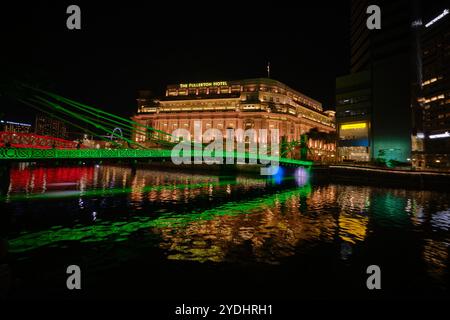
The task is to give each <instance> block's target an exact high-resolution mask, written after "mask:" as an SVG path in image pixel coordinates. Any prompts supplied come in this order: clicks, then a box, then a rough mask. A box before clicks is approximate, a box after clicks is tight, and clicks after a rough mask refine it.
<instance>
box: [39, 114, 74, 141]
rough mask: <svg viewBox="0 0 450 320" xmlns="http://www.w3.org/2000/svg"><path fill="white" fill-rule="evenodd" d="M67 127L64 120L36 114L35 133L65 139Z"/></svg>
mask: <svg viewBox="0 0 450 320" xmlns="http://www.w3.org/2000/svg"><path fill="white" fill-rule="evenodd" d="M67 131H68V130H67V127H66V125H65V124H64V122H62V121H60V120H58V119H54V118H51V117H48V116H45V115H37V116H36V125H35V133H36V134H39V135H42V136H50V137H54V138H61V139H66V138H67V136H68V132H67Z"/></svg>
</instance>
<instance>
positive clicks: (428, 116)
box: [413, 10, 450, 168]
mask: <svg viewBox="0 0 450 320" xmlns="http://www.w3.org/2000/svg"><path fill="white" fill-rule="evenodd" d="M429 19H430V22H428V23H426V24H425V25H424V26H423V29H422V34H421V47H422V67H423V69H422V70H423V73H422V74H423V81H422V90H421V97H420V98H419V99H418V101H419V103H420V107H421V111H422V113H421V119H420V123H421V126H422V130H421V132H419V134H418V135H417V140H418V141H420V142H421V144H420V147H421V148H417V152H415V153H414V154H413V164H414V165H415V166H417V167H425V166H427V167H447V168H448V167H450V15H449V13H448V10H444V11H443V13H441V14H439V15H438V16H436V17H435V18H434V19H432V18H429Z"/></svg>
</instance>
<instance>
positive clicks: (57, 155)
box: [0, 85, 312, 167]
mask: <svg viewBox="0 0 450 320" xmlns="http://www.w3.org/2000/svg"><path fill="white" fill-rule="evenodd" d="M13 96H14V98H15V99H17V100H18V101H20V102H22V103H23V104H25V105H27V106H29V107H32V108H34V109H35V110H37V111H39V112H40V113H43V114H45V115H47V116H49V117H51V118H54V119H58V120H60V121H62V122H64V123H65V124H67V125H69V126H71V127H73V128H78V129H79V130H80V131H81V132H83V133H84V134H88V135H91V136H93V137H96V138H97V139H98V140H99V141H101V140H102V141H104V142H107V144H108V145H109V146H110V147H108V148H100V149H98V148H96V149H89V148H86V147H85V146H81V145H79V146H78V148H77V147H74V148H60V147H57V146H56V147H55V146H54V147H52V148H48V147H47V148H40V147H34V148H29V147H15V146H14V145H12V143H11V142H10V141H3V142H2V144H0V146H1V147H0V162H5V161H8V162H11V161H43V160H70V159H77V160H80V161H82V160H92V159H94V160H104V159H105V160H106V159H131V160H141V159H142V160H144V159H159V160H165V159H171V158H172V149H173V147H174V146H175V145H177V144H179V143H183V144H185V145H184V147H186V148H185V150H192V151H184V150H183V151H181V153H180V154H178V155H177V156H178V157H183V158H184V161H183V163H186V162H188V163H189V162H190V161H189V160H187V159H191V160H193V159H196V160H197V161H198V159H202V160H203V156H202V154H201V153H200V158H199V154H198V152H201V149H203V146H204V145H203V144H201V143H200V144H198V143H194V142H189V141H185V142H180V141H179V140H178V138H176V137H174V136H172V135H171V134H169V133H167V132H164V131H161V130H156V129H155V128H153V127H151V126H147V125H145V124H142V123H138V122H135V121H133V120H131V119H127V118H123V117H120V116H117V115H115V114H111V113H108V112H106V111H104V110H101V109H98V108H94V107H92V106H89V105H86V104H82V103H80V102H77V101H74V100H71V99H68V98H65V97H62V96H60V95H57V94H55V93H52V92H48V91H45V90H42V89H39V88H35V87H31V86H28V85H20V86H19V87H18V88H16V90H15V92H14V95H13ZM118 129H119V130H118ZM136 135H139V136H144V137H145V140H146V141H147V142H150V143H151V144H153V147H152V148H150V147H149V145H148V144H147V145H144V144H143V143H140V142H138V141H135V139H133V136H136ZM80 144H81V142H80ZM296 147H300V148H301V151H302V153H303V155H305V152H304V151H305V150H306V149H307V146H306V145H305V143H302V141H294V142H289V143H287V142H285V143H284V144H283V142H282V143H281V151H280V152H279V153H277V154H279V155H280V156H279V157H278V156H273V155H270V156H269V155H261V154H252V153H249V152H236V151H235V152H222V153H220V155H219V154H217V157H216V156H215V155H214V154H210V155H209V157H212V158H213V160H214V161H213V163H218V164H222V163H225V162H226V163H230V161H229V159H231V158H232V159H234V160H236V161H235V162H236V163H238V164H240V163H245V161H246V159H247V160H248V163H252V164H257V163H258V162H259V163H261V164H269V163H271V164H281V165H291V166H303V167H310V166H311V165H312V162H311V161H306V160H304V159H306V157H302V160H298V159H290V158H288V157H287V154H288V153H289V152H290V151H291V150H292V149H293V148H296ZM183 152H188V154H183ZM210 159H211V158H210ZM225 159H226V160H227V161H225ZM186 160H187V161H186ZM191 162H192V161H191ZM196 163H198V162H196Z"/></svg>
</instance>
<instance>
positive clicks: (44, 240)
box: [3, 166, 450, 284]
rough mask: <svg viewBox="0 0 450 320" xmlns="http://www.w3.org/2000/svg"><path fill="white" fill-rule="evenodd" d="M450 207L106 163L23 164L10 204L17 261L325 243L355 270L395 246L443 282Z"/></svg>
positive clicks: (255, 255)
mask: <svg viewBox="0 0 450 320" xmlns="http://www.w3.org/2000/svg"><path fill="white" fill-rule="evenodd" d="M30 200H34V201H30ZM449 200H450V195H449V194H448V193H437V192H431V191H407V190H400V189H386V188H374V187H361V186H349V185H332V184H331V185H323V186H311V185H310V184H309V175H308V172H307V171H305V170H302V169H299V170H297V171H296V172H295V173H294V174H293V175H291V176H289V175H288V174H286V172H282V174H280V176H278V177H275V178H273V179H260V178H258V177H245V176H237V177H225V176H220V177H219V176H206V175H200V174H188V173H175V172H164V171H155V170H145V169H142V170H136V171H135V172H132V171H131V170H130V169H128V168H121V167H109V166H100V167H96V166H94V167H77V168H27V167H22V168H18V169H15V170H13V171H12V173H11V185H10V188H9V191H8V194H7V195H6V196H5V197H4V198H3V201H5V202H7V203H8V205H9V209H10V210H11V212H12V213H13V215H15V216H16V217H17V219H16V220H15V221H16V222H15V223H16V224H17V225H16V226H15V228H14V223H13V228H12V231H11V234H10V247H11V251H12V252H14V253H15V254H18V255H20V256H31V253H32V252H33V251H34V250H38V249H39V250H51V249H52V248H58V247H62V246H64V247H67V246H71V244H72V243H82V244H84V245H85V246H86V247H84V249H85V250H86V248H87V249H89V248H90V246H94V245H96V244H99V243H121V242H128V243H131V244H134V243H136V247H142V246H148V247H153V248H159V250H162V251H163V252H164V254H165V256H166V257H167V259H169V260H172V261H177V260H183V261H198V262H203V263H208V262H213V263H221V262H230V263H237V264H240V263H264V264H283V263H286V261H287V260H286V259H288V258H290V257H303V256H304V255H305V257H308V259H310V258H311V256H310V255H308V253H309V252H313V251H314V250H315V249H316V248H318V247H322V246H329V247H330V248H332V249H331V250H333V252H331V253H330V254H331V256H332V257H336V259H340V260H342V261H345V262H346V263H349V264H351V263H353V262H352V261H354V260H352V259H354V258H355V255H357V254H364V252H369V251H370V250H376V252H375V254H376V255H379V256H383V254H384V253H385V252H386V251H387V250H388V249H389V247H386V245H388V246H389V245H390V244H392V245H394V246H399V250H398V251H397V252H396V254H397V255H398V256H399V257H405V259H406V260H408V259H409V261H410V260H411V259H415V257H418V258H417V259H420V260H418V261H416V262H417V264H418V265H424V266H425V267H424V268H425V273H426V274H428V275H429V276H430V277H431V278H433V279H434V281H436V282H438V283H441V284H442V283H445V277H446V276H447V275H448V267H449V265H448V263H449V262H448V261H449V255H448V244H449V243H450V239H449V233H448V231H449V228H450V209H449ZM61 206H62V207H64V208H65V209H64V211H61V210H60V209H59V208H61ZM50 212H58V215H56V214H54V215H47V214H50ZM80 212H81V213H80ZM83 212H86V215H87V216H88V218H87V219H86V220H83V219H82V218H83V216H82V213H83ZM80 215H81V216H80ZM37 216H38V217H39V218H40V220H39V223H38V224H33V223H31V222H33V221H37V220H36V217H37ZM63 217H64V219H63ZM149 235H152V237H151V240H149V237H148V236H149ZM410 240H411V241H410ZM138 242H139V244H137V243H138ZM369 244H370V246H369ZM383 246H385V247H383ZM400 246H403V247H400ZM130 247H131V248H133V246H128V248H130ZM374 248H376V249H374ZM130 250H132V249H130ZM71 252H72V253H73V252H77V251H76V249H73V250H72V251H71ZM370 252H372V253H373V251H370ZM78 254H79V255H80V256H82V255H83V254H84V253H83V251H79V252H78ZM136 254H138V251H136ZM386 259H388V261H389V257H387V258H386Z"/></svg>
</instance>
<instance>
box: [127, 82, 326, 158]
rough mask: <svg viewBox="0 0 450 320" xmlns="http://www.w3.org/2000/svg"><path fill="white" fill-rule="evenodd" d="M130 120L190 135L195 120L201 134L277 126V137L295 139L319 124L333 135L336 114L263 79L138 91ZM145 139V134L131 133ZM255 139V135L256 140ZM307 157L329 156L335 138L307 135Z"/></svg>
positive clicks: (297, 93)
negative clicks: (155, 95) (157, 95)
mask: <svg viewBox="0 0 450 320" xmlns="http://www.w3.org/2000/svg"><path fill="white" fill-rule="evenodd" d="M133 120H134V121H136V122H138V123H141V124H144V125H147V126H151V127H153V128H155V129H157V130H161V131H164V132H167V133H172V132H173V131H174V130H176V129H178V128H183V129H186V130H188V131H189V132H190V133H191V137H192V136H193V134H194V122H195V121H201V126H202V130H203V132H204V131H205V130H207V129H211V128H214V129H219V130H221V131H222V133H223V134H224V136H225V131H226V129H243V130H246V129H255V130H256V131H257V132H258V129H278V130H279V136H280V140H283V141H287V142H292V141H298V140H299V139H300V136H301V135H302V134H306V133H308V131H309V130H311V129H313V128H317V130H318V131H319V132H322V133H331V134H332V133H334V132H335V124H334V113H333V112H324V111H323V109H322V105H321V103H320V102H318V101H316V100H314V99H311V98H309V97H307V96H306V95H304V94H302V93H300V92H298V91H295V90H293V89H291V88H289V87H288V86H286V85H284V84H283V83H281V82H279V81H276V80H273V79H267V78H258V79H248V80H239V81H217V82H205V83H186V84H177V85H169V86H168V87H167V90H166V93H165V97H164V98H162V99H156V100H154V99H151V97H150V96H149V93H148V92H146V91H143V92H141V95H140V97H139V98H138V112H137V114H136V115H135V116H134V118H133ZM133 138H134V140H135V141H137V142H140V143H145V141H146V136H145V135H143V134H136V133H135V135H134V137H133ZM255 139H257V138H255ZM308 144H309V147H310V149H311V152H310V158H312V159H315V160H324V161H325V160H332V159H334V157H335V142H334V141H325V140H324V139H321V140H318V139H316V140H314V139H312V138H311V139H309V141H308Z"/></svg>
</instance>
